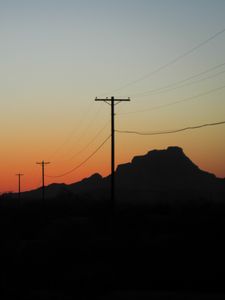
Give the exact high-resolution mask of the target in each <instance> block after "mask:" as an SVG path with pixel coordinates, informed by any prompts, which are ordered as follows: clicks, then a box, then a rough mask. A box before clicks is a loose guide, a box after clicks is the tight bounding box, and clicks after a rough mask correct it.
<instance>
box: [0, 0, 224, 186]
mask: <svg viewBox="0 0 225 300" xmlns="http://www.w3.org/2000/svg"><path fill="white" fill-rule="evenodd" d="M224 13H225V1H224V0H210V1H208V0H188V1H187V0H155V1H153V0H148V1H147V0H135V1H134V0H114V1H111V0H104V1H103V0H89V1H85V0H82V1H76V0H74V1H72V0H71V1H69V0H61V1H58V0H55V1H53V0H52V1H51V0H39V1H32V0H29V1H28V0H27V1H23V0H20V1H18V0H5V1H4V0H0V66H1V67H0V99H1V101H0V108H1V109H0V128H1V130H0V134H1V156H0V165H1V172H0V192H6V191H16V190H17V178H16V176H15V174H16V173H18V172H21V173H24V174H25V175H24V177H23V180H22V189H23V190H29V189H32V188H36V187H37V186H39V185H40V183H41V169H40V167H39V166H38V165H36V164H35V163H36V162H37V161H41V160H48V161H50V162H51V164H50V165H49V166H47V167H46V173H48V174H50V175H58V174H61V173H64V172H66V171H68V170H70V169H71V168H73V167H75V166H76V165H78V164H79V163H80V162H82V161H83V160H84V159H85V158H86V157H87V156H89V155H90V154H91V153H92V152H93V151H94V150H95V149H96V148H97V147H98V146H99V145H100V144H101V143H102V142H103V140H104V139H105V138H106V137H107V136H108V135H109V134H110V122H109V121H110V107H109V106H108V105H106V104H104V103H98V102H95V101H94V98H95V97H96V96H98V97H106V96H108V97H111V96H115V97H130V98H131V102H130V103H122V104H120V105H118V106H116V111H117V113H118V115H117V116H116V128H117V129H125V130H139V131H157V130H168V129H176V128H180V127H185V126H189V125H190V126H191V125H198V124H203V123H208V122H217V121H223V120H225V89H221V90H218V91H216V92H214V93H211V94H209V95H205V96H202V97H199V98H195V99H192V100H190V101H186V102H183V103H180V104H177V105H173V106H167V107H166V106H165V107H164V108H162V109H158V110H152V111H150V110H147V109H150V108H151V107H154V106H156V105H162V104H166V103H170V102H173V101H177V100H182V99H184V98H188V97H191V96H194V95H197V94H201V93H205V92H207V91H209V90H212V89H216V88H217V87H221V86H223V85H225V80H224V79H225V65H222V64H223V63H225V33H223V34H221V35H219V36H218V37H217V38H215V39H213V40H212V41H211V42H209V43H207V44H205V45H204V46H202V47H201V48H199V49H198V50H196V51H195V52H193V53H192V54H190V55H188V56H186V57H184V58H182V59H180V60H179V61H177V62H176V63H174V64H171V65H169V66H168V67H166V68H164V69H163V70H161V71H160V72H158V73H157V74H154V75H152V76H146V77H145V78H144V79H143V80H138V81H137V82H135V83H134V81H135V80H137V79H140V78H143V77H144V76H145V75H147V74H150V73H151V72H152V71H154V70H155V69H157V68H159V67H160V66H162V65H165V64H167V63H168V62H170V61H171V60H173V59H174V58H176V57H178V56H179V55H182V54H183V53H185V52H186V51H188V50H189V49H191V48H193V47H195V46H196V45H198V44H199V43H201V42H202V41H204V40H206V39H208V38H209V37H210V36H212V35H213V34H215V33H216V32H219V31H220V30H222V29H224V28H225V18H224ZM220 64H221V67H220V68H217V69H215V70H214V71H212V72H209V73H207V74H205V75H204V76H199V77H196V78H195V79H193V80H192V81H195V82H193V83H192V84H189V85H185V86H181V87H180V88H177V89H173V90H166V91H165V92H164V93H150V92H148V93H147V91H151V90H154V89H158V88H161V87H164V86H167V85H170V84H173V83H175V82H177V81H181V80H183V79H185V78H187V77H189V76H193V75H195V74H198V73H200V72H203V71H205V70H207V69H210V68H212V67H214V66H217V65H220ZM223 71H224V73H223ZM206 77H209V78H206ZM203 78H205V80H200V79H203ZM197 80H198V81H197ZM190 82H191V81H190ZM128 83H132V84H130V85H127V86H126V84H128ZM145 92H146V93H145ZM145 109H146V111H145V112H139V113H138V112H137V113H132V114H125V113H127V112H135V111H138V110H145ZM120 113H121V115H119V114H120ZM99 132H100V133H99ZM97 133H99V134H98V135H97ZM96 135H97V137H96V138H95V139H94V137H95V136H96ZM116 140H117V144H116V162H117V164H119V163H122V162H128V161H130V160H131V159H132V157H133V156H134V155H140V154H145V153H146V152H148V151H150V150H152V149H163V148H166V147H168V146H170V145H177V146H180V147H182V148H183V149H184V152H185V153H186V154H187V155H188V156H189V157H190V158H191V159H192V160H193V161H194V162H195V163H196V164H198V166H199V167H200V168H202V169H204V170H206V171H209V172H212V173H214V174H216V175H217V176H219V177H225V126H224V125H221V126H217V127H208V128H203V129H198V130H195V131H189V132H182V133H177V134H173V135H160V136H144V137H142V136H134V135H123V134H119V133H118V134H117V137H116ZM90 142H92V143H90ZM86 145H88V146H87V147H86ZM94 172H99V173H100V174H102V175H108V174H109V173H110V143H109V142H108V143H107V144H106V145H104V147H102V149H101V150H100V151H99V152H98V153H97V154H96V155H95V156H94V157H93V158H92V159H90V160H89V161H88V163H87V164H85V165H84V166H83V167H81V168H80V169H78V170H77V171H76V172H74V173H72V174H70V175H68V176H65V177H62V178H56V179H50V178H48V179H46V182H47V183H48V184H49V183H52V182H65V183H71V182H75V181H77V180H80V179H82V178H84V177H87V176H89V175H91V174H92V173H94Z"/></svg>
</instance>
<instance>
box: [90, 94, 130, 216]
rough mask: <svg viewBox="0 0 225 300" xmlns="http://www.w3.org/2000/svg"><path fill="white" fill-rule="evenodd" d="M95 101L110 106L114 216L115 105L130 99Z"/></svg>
mask: <svg viewBox="0 0 225 300" xmlns="http://www.w3.org/2000/svg"><path fill="white" fill-rule="evenodd" d="M95 101H103V102H105V103H107V104H109V105H110V106H111V205H112V213H113V214H114V208H115V122H114V117H115V109H114V108H115V105H116V104H119V103H120V102H124V101H130V98H127V99H115V98H114V97H111V98H105V99H98V98H95Z"/></svg>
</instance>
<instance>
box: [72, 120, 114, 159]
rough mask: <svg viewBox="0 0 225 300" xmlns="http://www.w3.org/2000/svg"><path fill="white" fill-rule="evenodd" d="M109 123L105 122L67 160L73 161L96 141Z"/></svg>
mask: <svg viewBox="0 0 225 300" xmlns="http://www.w3.org/2000/svg"><path fill="white" fill-rule="evenodd" d="M108 123H109V121H107V122H106V123H105V124H104V126H103V127H102V128H101V129H100V130H99V131H98V132H97V133H96V135H95V136H94V137H93V139H91V140H90V141H89V143H87V144H86V145H85V146H84V147H83V148H82V149H81V150H79V151H78V152H76V153H75V154H74V155H73V156H71V157H70V158H69V159H68V160H72V159H74V158H75V157H76V156H78V155H79V154H80V153H82V152H83V151H84V150H86V149H87V148H88V147H89V146H90V145H91V144H92V143H93V142H94V141H95V140H96V139H97V137H98V136H99V135H100V134H101V133H102V132H103V130H104V129H105V128H106V127H107V125H108Z"/></svg>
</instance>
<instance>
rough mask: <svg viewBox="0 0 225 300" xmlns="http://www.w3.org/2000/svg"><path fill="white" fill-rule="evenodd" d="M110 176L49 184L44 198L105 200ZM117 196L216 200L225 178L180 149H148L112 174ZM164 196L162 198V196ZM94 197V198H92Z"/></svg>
mask: <svg viewBox="0 0 225 300" xmlns="http://www.w3.org/2000/svg"><path fill="white" fill-rule="evenodd" d="M110 177H111V176H110V175H109V176H107V177H102V176H101V175H100V174H97V173H96V174H94V175H92V176H90V177H88V178H84V179H83V180H81V181H79V182H76V183H73V184H69V185H66V184H56V183H53V184H50V185H49V186H47V187H46V197H47V198H55V197H57V196H60V195H62V194H63V195H65V194H68V193H71V194H76V195H77V194H88V195H91V196H92V197H94V196H95V197H109V192H108V190H109V187H110ZM115 181H116V193H117V196H119V197H121V198H123V197H125V196H126V197H127V198H128V200H135V199H137V198H140V197H141V198H143V199H145V200H147V199H149V198H151V199H155V198H160V197H165V196H166V197H169V198H170V197H177V198H179V197H190V196H192V197H193V195H195V196H196V197H198V198H199V197H206V198H210V199H220V198H221V197H223V196H224V194H225V179H221V178H217V177H216V176H215V175H214V174H211V173H208V172H206V171H203V170H201V169H200V168H199V167H198V166H197V165H196V164H194V163H193V162H192V161H191V160H190V159H189V158H188V157H187V156H186V155H185V154H184V151H183V149H182V148H180V147H176V146H174V147H171V146H170V147H168V148H167V149H163V150H151V151H149V152H148V153H147V154H145V155H141V156H135V157H134V158H133V159H132V161H131V162H129V163H124V164H121V165H119V166H118V167H117V169H116V171H115ZM165 193H166V195H165ZM40 194H41V189H40V188H39V189H37V190H33V191H30V192H26V193H23V196H24V197H25V198H33V199H34V198H39V197H40ZM93 195H94V196H93Z"/></svg>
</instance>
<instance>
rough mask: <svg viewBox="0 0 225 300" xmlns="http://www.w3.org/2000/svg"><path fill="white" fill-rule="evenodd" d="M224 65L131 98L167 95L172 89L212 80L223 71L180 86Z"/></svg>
mask: <svg viewBox="0 0 225 300" xmlns="http://www.w3.org/2000/svg"><path fill="white" fill-rule="evenodd" d="M224 65H225V63H222V64H219V65H216V66H214V67H212V68H210V69H207V70H205V71H202V72H200V73H197V74H194V75H192V76H189V77H187V78H185V79H182V80H179V81H176V82H174V83H171V84H168V85H165V86H162V87H160V88H156V89H152V90H148V91H145V92H140V93H136V94H133V95H132V96H133V97H137V96H148V95H149V94H151V95H152V94H153V95H157V94H162V93H167V92H168V91H171V90H174V89H177V88H180V87H184V86H186V85H192V84H194V83H197V82H200V81H203V80H206V79H209V78H213V77H216V76H218V75H220V74H223V73H224V72H225V70H224V71H221V72H218V73H216V74H213V75H209V76H208V77H204V78H201V79H198V80H196V81H192V82H189V83H186V84H183V85H180V84H182V83H185V82H186V81H189V80H191V79H194V78H196V77H199V76H201V75H204V74H207V73H209V72H211V71H214V70H216V69H218V68H220V67H222V66H224Z"/></svg>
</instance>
